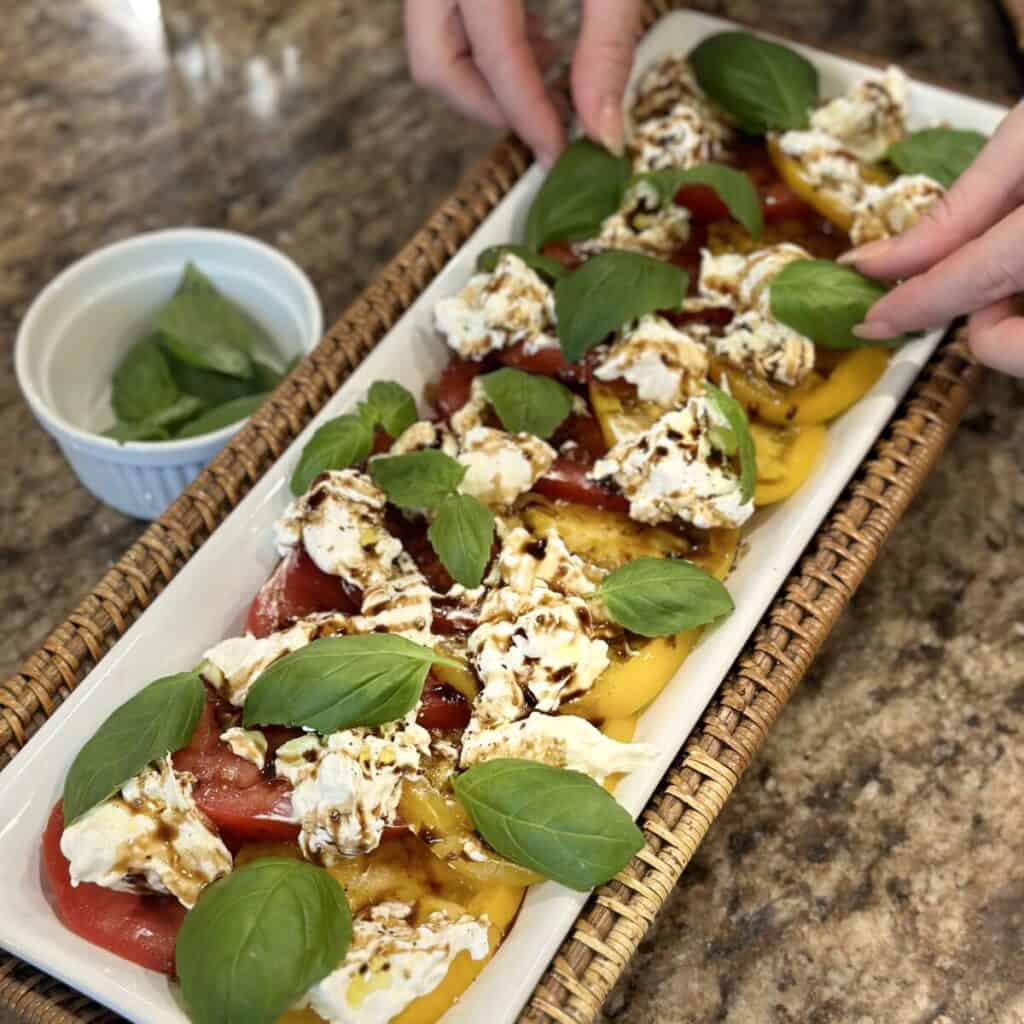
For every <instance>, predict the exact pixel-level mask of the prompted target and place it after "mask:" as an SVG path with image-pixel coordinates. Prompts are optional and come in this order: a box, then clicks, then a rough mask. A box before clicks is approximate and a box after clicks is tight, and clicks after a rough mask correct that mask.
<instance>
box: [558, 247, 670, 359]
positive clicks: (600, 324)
mask: <svg viewBox="0 0 1024 1024" xmlns="http://www.w3.org/2000/svg"><path fill="white" fill-rule="evenodd" d="M688 280H689V278H688V277H687V274H686V271H685V270H681V269H680V268H679V267H677V266H674V265H673V264H671V263H666V262H664V261H663V260H656V259H653V258H651V257H650V256H642V255H640V253H635V252H620V251H615V250H610V251H608V252H602V253H598V255H596V256H592V257H591V258H590V259H589V260H587V261H586V263H584V264H583V266H581V267H580V268H579V269H577V270H574V271H573V272H572V273H571V274H566V276H565V277H563V278H562V279H561V280H560V281H559V282H558V283H557V284H556V285H555V318H556V319H557V321H558V340H559V342H560V343H561V346H562V351H563V352H564V353H565V358H566V359H568V360H569V361H570V362H575V361H576V360H577V359H579V358H580V357H581V356H583V355H584V353H585V352H586V351H587V350H588V349H590V348H593V347H594V345H597V344H599V343H600V342H602V341H604V339H605V337H606V336H607V335H609V334H611V333H612V331H617V330H618V329H619V328H620V327H621V326H622V325H623V324H625V323H628V322H629V321H631V320H637V319H639V318H640V317H642V316H646V315H647V314H648V313H653V312H654V311H655V310H658V309H678V308H679V305H680V304H681V303H682V301H683V296H684V295H685V294H686V286H687V282H688Z"/></svg>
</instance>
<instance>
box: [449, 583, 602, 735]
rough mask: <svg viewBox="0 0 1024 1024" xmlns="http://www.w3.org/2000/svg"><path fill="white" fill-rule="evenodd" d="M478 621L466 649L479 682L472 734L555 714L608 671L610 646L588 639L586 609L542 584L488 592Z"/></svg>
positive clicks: (578, 600) (591, 621)
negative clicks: (542, 713)
mask: <svg viewBox="0 0 1024 1024" xmlns="http://www.w3.org/2000/svg"><path fill="white" fill-rule="evenodd" d="M481 618H482V621H481V623H480V625H479V626H477V628H476V629H475V630H473V632H472V633H471V634H470V636H469V639H468V641H467V645H466V648H467V652H468V654H469V657H470V659H471V661H472V663H473V666H474V667H475V668H476V671H477V674H478V675H479V676H480V679H481V681H482V683H483V689H482V690H481V691H480V694H479V695H478V697H477V699H476V702H475V703H474V705H473V721H472V722H471V723H470V726H469V728H470V729H473V728H479V727H480V726H484V727H486V726H488V725H491V724H495V723H502V722H509V721H514V720H515V719H517V718H522V717H523V716H525V715H526V714H527V713H528V712H529V711H530V710H531V709H532V708H537V709H538V710H540V711H555V710H557V709H558V707H559V705H561V704H562V703H563V702H564V701H567V700H571V699H572V698H573V697H578V696H579V695H580V694H582V693H585V692H586V691H587V690H589V689H590V687H591V686H593V684H594V681H595V680H596V679H597V677H598V676H599V675H600V674H601V673H602V672H603V671H604V670H605V668H607V666H608V645H607V643H606V642H605V641H604V640H601V639H599V638H597V637H595V636H593V635H592V630H593V625H594V619H593V616H592V614H591V611H590V609H589V608H588V606H587V602H586V601H584V600H583V599H581V598H579V597H574V596H571V595H566V594H559V593H557V592H556V591H554V590H552V589H551V588H550V587H548V586H547V585H546V584H543V583H537V584H535V585H534V586H533V587H532V588H531V589H530V590H529V591H528V592H526V593H521V592H519V591H517V590H513V589H512V588H511V587H501V588H499V589H498V590H495V591H492V592H491V593H490V594H488V596H487V598H486V600H485V601H484V603H483V607H482V609H481Z"/></svg>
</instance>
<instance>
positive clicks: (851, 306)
mask: <svg viewBox="0 0 1024 1024" xmlns="http://www.w3.org/2000/svg"><path fill="white" fill-rule="evenodd" d="M768 287H769V294H770V296H771V306H772V316H774V317H775V319H776V320H780V321H781V322H782V323H784V324H786V325H787V326H788V327H792V328H793V330H794V331H799V332H800V333H801V334H802V335H804V337H806V338H810V339H811V341H813V342H814V343H815V344H816V345H821V346H822V347H823V348H864V347H870V346H877V345H881V344H889V345H902V344H903V343H904V342H905V341H907V337H906V335H899V336H898V337H896V338H891V339H889V341H888V342H878V341H865V340H864V339H863V338H858V337H857V336H856V335H855V334H853V333H852V332H853V328H854V327H856V326H857V324H859V323H862V322H863V320H864V317H865V316H867V312H868V310H869V309H870V308H871V307H872V306H873V305H874V304H875V303H876V302H877V301H878V300H879V299H880V298H882V296H883V295H885V293H886V292H887V291H888V289H887V288H886V287H885V285H883V284H879V282H878V281H872V280H871V278H870V277H865V276H864V275H863V274H862V273H860V271H858V270H854V269H853V267H844V266H842V265H841V264H839V263H833V262H831V260H794V261H793V262H792V263H787V264H786V266H785V267H783V268H782V270H781V271H779V273H778V274H776V275H775V277H773V278H772V280H771V282H770V284H769V285H768Z"/></svg>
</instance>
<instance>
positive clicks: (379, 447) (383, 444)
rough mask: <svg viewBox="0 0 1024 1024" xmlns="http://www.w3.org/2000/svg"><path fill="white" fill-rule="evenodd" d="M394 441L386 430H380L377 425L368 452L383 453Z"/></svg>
mask: <svg viewBox="0 0 1024 1024" xmlns="http://www.w3.org/2000/svg"><path fill="white" fill-rule="evenodd" d="M394 443H395V439H394V438H393V437H392V436H391V435H390V434H389V433H388V432H387V431H386V430H381V429H380V428H379V427H378V429H377V430H375V431H374V432H373V448H372V450H371V451H370V454H371V455H383V454H384V452H386V451H387V450H388V449H389V448H390V447H391V446H392V445H393V444H394Z"/></svg>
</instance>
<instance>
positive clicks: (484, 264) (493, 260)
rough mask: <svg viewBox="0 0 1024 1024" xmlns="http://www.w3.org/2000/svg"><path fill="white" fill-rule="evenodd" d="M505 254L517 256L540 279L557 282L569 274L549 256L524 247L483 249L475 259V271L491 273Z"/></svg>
mask: <svg viewBox="0 0 1024 1024" xmlns="http://www.w3.org/2000/svg"><path fill="white" fill-rule="evenodd" d="M505 253H511V254H512V255H513V256H518V257H519V258H520V259H521V260H522V261H523V262H524V263H525V264H526V265H527V266H528V267H529V268H530V269H531V270H536V271H537V273H538V274H540V275H541V277H546V278H547V279H548V280H549V281H557V280H558V279H559V278H560V277H565V275H566V274H568V273H569V270H568V268H567V267H565V266H563V265H562V264H561V263H559V262H558V260H554V259H552V258H551V257H550V256H545V255H544V254H543V253H539V252H534V251H533V250H532V249H528V248H527V247H526V246H525V245H492V246H489V247H488V248H486V249H484V251H483V252H482V253H480V255H479V256H477V258H476V269H477V270H486V271H492V270H494V268H495V267H496V266H497V265H498V260H500V259H501V257H502V256H504V255H505Z"/></svg>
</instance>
